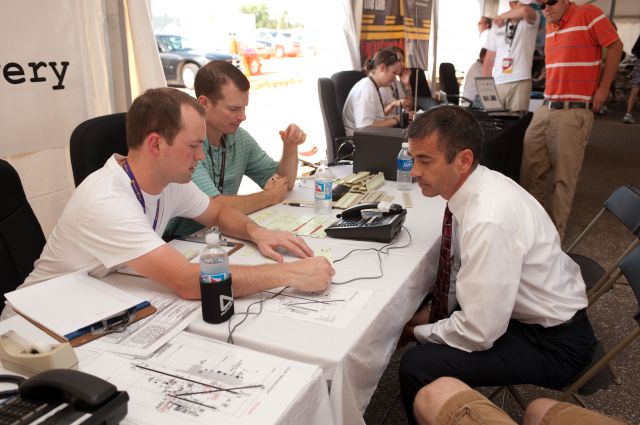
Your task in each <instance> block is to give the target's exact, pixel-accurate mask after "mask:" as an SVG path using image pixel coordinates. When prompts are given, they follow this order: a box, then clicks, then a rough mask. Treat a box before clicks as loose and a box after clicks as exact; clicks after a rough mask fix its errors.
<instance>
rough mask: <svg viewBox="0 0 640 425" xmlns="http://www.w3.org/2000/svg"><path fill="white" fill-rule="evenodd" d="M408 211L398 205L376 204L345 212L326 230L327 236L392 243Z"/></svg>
mask: <svg viewBox="0 0 640 425" xmlns="http://www.w3.org/2000/svg"><path fill="white" fill-rule="evenodd" d="M406 216H407V210H405V209H404V208H402V206H401V205H398V204H390V203H388V202H375V203H369V204H360V205H356V206H353V207H351V208H348V209H346V210H344V211H343V212H342V213H340V214H338V215H337V218H338V219H339V220H337V221H336V222H334V223H333V224H331V225H330V226H329V227H327V228H326V229H325V233H326V234H327V236H330V237H332V238H342V239H365V240H373V241H378V242H391V241H392V240H393V238H395V237H396V235H397V234H398V233H399V232H400V229H402V223H404V220H405V218H406Z"/></svg>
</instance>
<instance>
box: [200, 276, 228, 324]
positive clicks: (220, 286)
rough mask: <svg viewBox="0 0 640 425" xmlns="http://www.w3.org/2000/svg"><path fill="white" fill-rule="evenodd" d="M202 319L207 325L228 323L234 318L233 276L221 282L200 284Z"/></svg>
mask: <svg viewBox="0 0 640 425" xmlns="http://www.w3.org/2000/svg"><path fill="white" fill-rule="evenodd" d="M200 298H201V299H202V319H203V320H204V321H205V322H207V323H213V324H216V323H222V322H226V321H227V320H229V318H231V316H233V313H234V311H233V291H232V290H231V275H229V277H228V278H226V279H225V280H222V281H220V282H212V283H203V282H200Z"/></svg>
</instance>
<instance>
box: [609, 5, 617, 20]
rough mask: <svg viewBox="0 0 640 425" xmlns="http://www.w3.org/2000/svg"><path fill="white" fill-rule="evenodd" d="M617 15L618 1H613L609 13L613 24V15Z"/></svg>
mask: <svg viewBox="0 0 640 425" xmlns="http://www.w3.org/2000/svg"><path fill="white" fill-rule="evenodd" d="M615 13H616V0H611V10H610V12H609V19H610V20H611V21H612V22H613V15H614V14H615Z"/></svg>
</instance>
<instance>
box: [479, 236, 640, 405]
mask: <svg viewBox="0 0 640 425" xmlns="http://www.w3.org/2000/svg"><path fill="white" fill-rule="evenodd" d="M616 271H617V273H619V274H618V276H624V277H625V278H626V279H627V280H628V281H629V285H630V286H631V289H632V290H633V294H634V296H635V298H636V303H637V306H638V312H637V313H636V314H634V316H633V318H634V320H635V322H636V324H637V325H638V326H636V327H634V328H633V330H632V331H631V332H629V333H628V334H626V335H624V336H623V337H622V338H621V339H620V340H619V341H617V343H616V344H615V345H614V346H613V347H612V348H610V349H609V350H608V351H607V352H604V350H601V351H600V352H599V353H598V352H596V355H595V356H594V360H593V362H592V363H591V364H590V365H589V366H588V367H587V368H585V370H583V371H582V372H581V373H580V374H578V376H577V377H576V379H575V380H574V381H573V382H572V383H571V384H569V385H568V386H566V387H565V388H563V389H559V390H558V391H560V395H559V396H558V397H557V399H558V400H559V401H566V400H568V399H569V398H573V399H574V400H576V401H577V402H578V403H579V404H580V405H581V406H583V407H586V406H585V404H584V402H583V401H582V400H581V399H580V398H579V397H578V395H577V394H582V395H590V394H593V393H594V392H595V391H597V390H598V389H604V388H606V386H608V384H609V382H608V381H609V379H610V377H609V375H608V374H606V370H605V368H606V367H607V366H608V365H609V363H610V362H611V361H612V360H613V359H614V358H615V357H616V356H617V355H618V354H619V353H620V352H621V351H622V350H623V349H625V348H626V347H627V346H628V345H629V344H631V343H632V342H633V341H635V339H636V338H638V336H640V246H636V247H635V248H634V249H632V250H631V252H630V253H628V254H627V255H626V256H625V257H624V258H623V259H622V260H621V261H620V262H619V263H618V264H617V265H616V267H615V270H614V272H616ZM603 372H605V375H604V376H605V377H606V378H607V382H605V383H604V384H605V385H606V386H601V387H595V386H591V388H590V389H589V390H587V391H581V390H582V389H584V387H585V385H586V384H589V383H590V381H591V382H593V381H592V380H595V379H598V378H599V377H601V376H603V375H599V374H602V373H603ZM505 389H506V390H507V391H509V392H510V393H511V394H512V395H513V396H514V398H515V399H516V401H517V402H518V404H519V405H520V407H522V409H525V408H526V403H525V402H524V400H523V399H522V397H520V395H519V394H518V391H517V390H516V388H515V386H513V385H507V386H505V387H500V388H498V389H496V390H495V391H494V392H493V393H492V394H491V395H490V396H489V398H490V399H491V398H493V397H495V396H496V395H497V394H498V393H499V392H500V391H503V390H505ZM576 393H577V394H576Z"/></svg>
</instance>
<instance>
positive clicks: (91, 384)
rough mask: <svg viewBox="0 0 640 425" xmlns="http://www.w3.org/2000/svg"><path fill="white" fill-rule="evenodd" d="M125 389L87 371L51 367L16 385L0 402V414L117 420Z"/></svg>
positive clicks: (123, 410)
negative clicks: (16, 392) (14, 394)
mask: <svg viewBox="0 0 640 425" xmlns="http://www.w3.org/2000/svg"><path fill="white" fill-rule="evenodd" d="M128 400H129V396H128V394H127V393H126V391H118V389H117V388H116V387H115V386H114V385H112V384H110V383H109V382H107V381H105V380H103V379H101V378H98V377H96V376H93V375H89V374H88V373H84V372H80V371H77V370H73V369H51V370H47V371H45V372H42V373H39V374H37V375H35V376H33V377H31V378H29V379H27V380H25V381H23V382H22V383H21V384H20V385H19V387H18V395H17V396H16V397H13V398H10V399H7V400H6V401H4V402H2V403H0V417H2V416H5V415H6V416H7V417H12V416H15V418H16V422H15V423H16V424H20V425H22V424H30V423H32V422H34V421H36V420H37V421H38V423H39V422H41V421H42V420H44V419H48V418H49V417H51V418H52V419H53V417H54V416H55V418H56V419H57V421H58V422H59V423H77V424H83V425H93V424H105V425H110V424H118V423H120V421H121V420H122V419H123V418H124V417H125V416H126V414H127V401H128Z"/></svg>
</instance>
